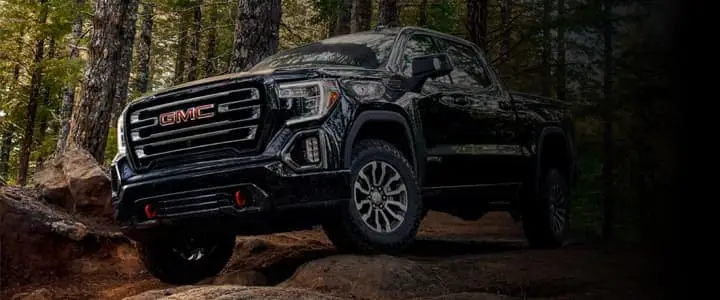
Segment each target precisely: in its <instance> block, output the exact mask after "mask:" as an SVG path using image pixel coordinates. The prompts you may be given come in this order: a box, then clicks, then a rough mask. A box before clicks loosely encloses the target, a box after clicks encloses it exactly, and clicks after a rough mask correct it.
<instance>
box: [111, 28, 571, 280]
mask: <svg viewBox="0 0 720 300" xmlns="http://www.w3.org/2000/svg"><path fill="white" fill-rule="evenodd" d="M117 128H118V143H119V145H118V155H117V156H116V157H115V159H114V160H113V164H112V188H113V208H114V212H115V219H116V221H117V222H118V223H119V224H120V225H121V226H122V228H123V231H124V232H125V233H126V234H127V235H128V236H129V237H131V238H133V239H135V240H137V241H138V242H139V244H140V252H141V254H142V258H143V260H144V261H145V263H146V266H147V268H148V269H149V271H150V272H151V273H152V274H153V275H155V276H156V277H158V278H159V279H161V280H163V281H165V282H169V283H174V284H187V283H193V282H197V281H199V280H201V279H203V278H205V277H208V276H213V275H215V274H217V273H218V272H220V271H221V270H222V269H223V268H224V266H225V264H226V263H227V262H228V260H229V258H230V256H231V255H232V251H233V249H234V244H235V237H236V236H237V235H252V234H267V233H274V232H281V231H292V230H299V229H306V228H311V227H313V226H316V225H321V226H322V228H323V229H324V231H325V233H326V234H327V236H328V237H329V239H330V240H331V241H332V242H333V244H334V245H335V246H336V247H337V248H338V249H339V250H341V251H352V252H362V253H397V252H400V251H402V250H403V249H405V248H406V247H407V246H408V245H410V244H411V243H412V241H413V240H414V237H415V235H416V233H417V230H418V226H419V224H420V222H421V220H422V219H423V217H424V216H425V214H426V213H427V211H428V210H436V211H442V212H447V213H450V214H453V215H455V216H458V217H461V218H464V219H468V220H472V219H478V218H480V217H482V216H483V215H484V214H485V213H487V212H488V211H493V210H501V211H508V212H510V213H512V215H513V216H515V217H516V218H518V219H519V220H522V223H523V228H524V232H525V235H526V236H527V238H528V240H529V242H530V243H531V244H532V245H534V246H540V247H557V246H560V245H561V244H562V243H563V240H564V237H565V233H566V230H567V228H568V227H567V224H568V222H567V221H568V205H569V195H570V190H571V187H572V185H573V183H574V181H575V177H576V173H577V171H576V170H577V168H576V162H575V150H574V149H575V148H574V146H573V138H572V136H573V134H572V125H571V116H570V111H569V107H568V105H566V104H564V103H563V102H560V101H556V100H552V99H548V98H544V97H539V96H535V95H530V94H524V93H519V92H513V91H510V90H508V88H507V87H506V86H505V85H504V84H503V83H502V82H501V81H500V80H499V77H498V75H497V74H496V72H495V71H494V69H493V68H492V67H491V66H490V65H488V63H487V61H486V58H485V56H484V53H483V51H481V50H480V49H479V48H478V47H477V46H476V45H474V44H472V43H470V42H468V41H466V40H464V39H461V38H458V37H455V36H451V35H447V34H443V33H439V32H436V31H432V30H429V29H424V28H417V27H402V28H379V29H376V30H371V31H367V32H360V33H353V34H348V35H342V36H336V37H332V38H329V39H325V40H322V41H318V42H314V43H310V44H308V45H304V46H301V47H297V48H294V49H289V50H285V51H282V52H279V53H277V54H275V55H272V56H269V57H267V58H265V59H264V60H263V61H261V62H259V63H258V64H257V65H255V66H254V67H253V68H251V69H250V70H248V71H247V72H242V73H233V74H227V75H223V76H217V77H211V78H206V79H202V80H198V81H193V82H189V83H185V84H182V85H178V86H174V87H171V88H168V89H166V90H162V91H157V92H154V93H152V94H149V95H146V96H142V97H140V98H138V99H136V100H134V101H132V102H131V103H129V104H128V105H127V107H126V108H125V109H124V111H123V113H122V115H121V117H120V118H119V122H118V126H117Z"/></svg>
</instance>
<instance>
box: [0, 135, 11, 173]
mask: <svg viewBox="0 0 720 300" xmlns="http://www.w3.org/2000/svg"><path fill="white" fill-rule="evenodd" d="M1 138H2V140H0V178H5V179H7V175H8V171H10V170H9V167H10V153H11V152H12V139H13V133H12V130H10V128H5V130H3V134H2V137H1Z"/></svg>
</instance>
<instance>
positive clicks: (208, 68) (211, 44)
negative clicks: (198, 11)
mask: <svg viewBox="0 0 720 300" xmlns="http://www.w3.org/2000/svg"><path fill="white" fill-rule="evenodd" d="M208 9H209V10H210V28H209V29H208V37H207V49H206V50H205V55H206V56H205V77H210V76H213V75H215V61H216V60H217V58H215V55H216V54H215V52H216V49H217V21H218V12H217V8H216V7H215V5H210V6H209V7H208Z"/></svg>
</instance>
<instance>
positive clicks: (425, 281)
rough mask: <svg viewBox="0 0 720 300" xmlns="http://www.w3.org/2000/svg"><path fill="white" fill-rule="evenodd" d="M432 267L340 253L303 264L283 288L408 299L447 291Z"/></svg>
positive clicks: (362, 297) (376, 297) (403, 259)
mask: <svg viewBox="0 0 720 300" xmlns="http://www.w3.org/2000/svg"><path fill="white" fill-rule="evenodd" d="M443 275H445V274H443V273H440V272H438V270H435V269H434V268H433V266H431V265H427V264H423V263H420V262H416V261H412V260H409V259H405V258H399V257H393V256H388V255H377V256H359V255H337V256H330V257H327V258H323V259H318V260H314V261H311V262H308V263H306V264H304V265H302V266H301V267H300V268H299V269H298V270H297V271H296V272H295V275H293V276H292V277H291V278H290V279H288V280H287V281H286V282H283V283H282V284H280V286H282V287H294V288H309V289H313V290H317V291H320V292H325V293H329V294H333V295H338V296H339V295H343V296H345V295H347V296H350V297H352V298H359V299H408V298H413V297H422V296H435V295H439V294H443V293H445V292H447V288H446V287H445V286H444V284H445V283H444V282H443V280H442V278H443Z"/></svg>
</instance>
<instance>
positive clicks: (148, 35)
mask: <svg viewBox="0 0 720 300" xmlns="http://www.w3.org/2000/svg"><path fill="white" fill-rule="evenodd" d="M154 7H155V4H153V3H152V2H149V1H146V2H143V3H142V9H143V13H142V27H141V29H140V40H139V43H138V47H137V56H138V64H137V75H136V78H135V91H136V92H138V93H140V94H144V93H146V92H147V91H148V86H149V84H150V54H151V52H152V33H153V16H154V14H153V10H154Z"/></svg>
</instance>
